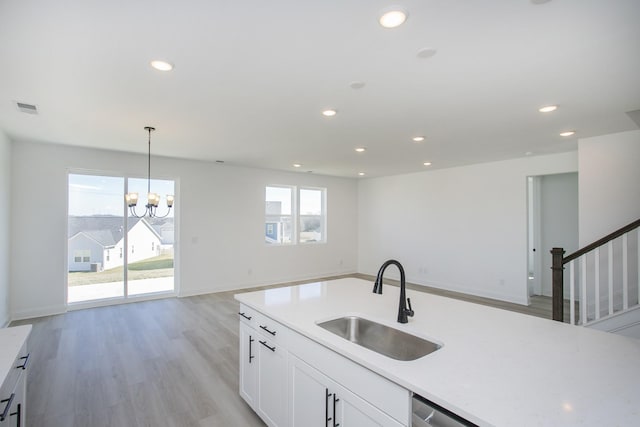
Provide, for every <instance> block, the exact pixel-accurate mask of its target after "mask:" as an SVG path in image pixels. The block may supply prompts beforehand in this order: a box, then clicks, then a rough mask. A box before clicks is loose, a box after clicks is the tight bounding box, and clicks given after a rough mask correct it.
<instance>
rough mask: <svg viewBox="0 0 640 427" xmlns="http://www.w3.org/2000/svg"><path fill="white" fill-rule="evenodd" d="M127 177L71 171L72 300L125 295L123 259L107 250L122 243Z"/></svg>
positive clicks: (69, 279)
mask: <svg viewBox="0 0 640 427" xmlns="http://www.w3.org/2000/svg"><path fill="white" fill-rule="evenodd" d="M123 190H124V180H123V179H122V178H117V177H110V176H95V175H80V174H69V218H68V231H69V235H68V236H67V238H68V240H67V245H68V253H69V259H68V261H67V263H68V271H69V273H68V278H67V284H68V286H69V287H68V291H67V297H68V299H67V301H68V302H70V303H71V302H79V301H88V300H96V299H100V298H113V297H122V296H123V295H124V270H123V266H122V260H118V261H119V262H113V260H111V259H110V258H108V257H107V251H108V250H109V249H111V248H114V247H118V245H120V246H121V245H122V242H123V237H124V234H123V227H124V217H123V216H122V213H123V209H124V204H123Z"/></svg>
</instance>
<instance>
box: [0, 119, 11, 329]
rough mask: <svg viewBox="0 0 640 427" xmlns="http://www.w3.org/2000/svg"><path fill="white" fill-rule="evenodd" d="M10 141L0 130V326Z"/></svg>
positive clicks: (6, 295)
mask: <svg viewBox="0 0 640 427" xmlns="http://www.w3.org/2000/svg"><path fill="white" fill-rule="evenodd" d="M10 194H11V142H10V141H9V139H8V138H7V137H6V135H5V134H4V132H2V130H0V327H3V326H5V325H7V324H8V322H9V320H10V319H9V317H10V304H9V300H10V286H9V284H10V283H11V281H10V274H9V270H10V268H9V267H10V263H9V256H10V255H9V254H10V244H9V233H10V230H11V226H10V218H11V214H10V211H11V200H10Z"/></svg>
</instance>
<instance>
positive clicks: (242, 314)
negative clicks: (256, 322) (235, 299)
mask: <svg viewBox="0 0 640 427" xmlns="http://www.w3.org/2000/svg"><path fill="white" fill-rule="evenodd" d="M238 314H239V315H240V316H242V317H244V318H245V319H247V320H251V316H247V315H246V314H244V313H238Z"/></svg>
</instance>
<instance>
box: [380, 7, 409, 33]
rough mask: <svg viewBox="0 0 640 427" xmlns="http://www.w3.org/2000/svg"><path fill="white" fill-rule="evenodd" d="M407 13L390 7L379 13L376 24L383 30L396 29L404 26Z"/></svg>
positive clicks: (398, 8) (399, 8)
mask: <svg viewBox="0 0 640 427" xmlns="http://www.w3.org/2000/svg"><path fill="white" fill-rule="evenodd" d="M407 16H408V13H407V11H406V10H404V9H403V8H401V7H399V6H391V7H388V8H385V9H383V10H381V11H380V18H379V19H378V22H379V23H380V25H382V26H383V27H384V28H396V27H399V26H400V25H402V24H404V21H406V20H407Z"/></svg>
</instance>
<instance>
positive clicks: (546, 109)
mask: <svg viewBox="0 0 640 427" xmlns="http://www.w3.org/2000/svg"><path fill="white" fill-rule="evenodd" d="M557 109H558V106H557V105H546V106H544V107H540V108H538V111H540V112H541V113H550V112H552V111H556V110H557Z"/></svg>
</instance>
